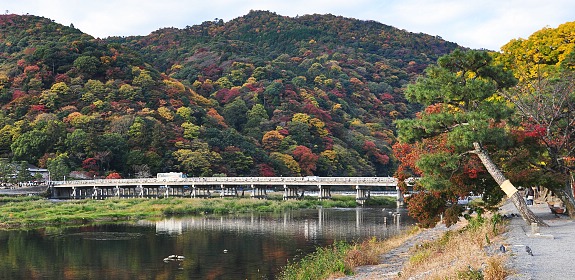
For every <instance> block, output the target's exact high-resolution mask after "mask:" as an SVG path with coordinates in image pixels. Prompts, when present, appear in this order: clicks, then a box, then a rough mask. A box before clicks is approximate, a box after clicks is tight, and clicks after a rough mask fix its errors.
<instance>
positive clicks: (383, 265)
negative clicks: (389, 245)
mask: <svg viewBox="0 0 575 280" xmlns="http://www.w3.org/2000/svg"><path fill="white" fill-rule="evenodd" d="M451 229H453V228H450V230H451ZM447 230H448V229H447V228H446V227H445V225H438V226H436V227H435V228H432V229H427V230H423V231H421V232H419V233H418V234H416V235H414V236H412V237H411V238H409V239H408V240H407V241H406V242H404V243H403V244H402V245H400V246H399V247H397V248H395V249H393V250H391V251H389V252H388V253H386V254H384V255H382V256H381V257H380V261H379V264H378V265H368V266H361V267H358V268H357V269H356V270H355V272H356V274H355V275H352V276H346V277H342V278H338V279H340V280H352V279H362V280H368V279H370V280H371V279H373V280H375V279H377V280H379V279H395V278H396V277H397V275H398V273H399V272H400V271H401V269H402V267H403V265H404V263H406V262H407V260H408V259H409V249H411V248H412V247H413V246H414V245H416V244H418V243H421V242H423V241H426V240H433V239H435V238H438V237H440V236H441V235H442V234H443V233H444V232H445V231H447Z"/></svg>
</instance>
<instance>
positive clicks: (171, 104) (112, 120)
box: [0, 11, 457, 179]
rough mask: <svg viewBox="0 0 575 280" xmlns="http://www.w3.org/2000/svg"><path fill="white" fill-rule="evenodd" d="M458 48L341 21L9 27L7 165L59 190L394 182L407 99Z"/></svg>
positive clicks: (28, 19) (4, 33)
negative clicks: (118, 31) (183, 177)
mask: <svg viewBox="0 0 575 280" xmlns="http://www.w3.org/2000/svg"><path fill="white" fill-rule="evenodd" d="M456 47H457V45H456V44H454V43H450V42H446V41H444V40H442V39H441V38H436V37H433V36H429V35H425V34H414V33H410V32H407V31H403V30H398V29H396V28H394V27H390V26H386V25H383V24H380V23H377V22H373V21H360V20H355V19H349V18H343V17H337V16H333V15H306V16H301V17H296V18H290V17H284V16H280V15H277V14H274V13H270V12H263V11H252V12H250V13H249V14H247V15H246V16H243V17H240V18H237V19H234V20H231V21H229V22H223V21H222V20H215V21H212V22H204V23H202V24H201V25H197V26H189V27H186V28H184V29H176V28H165V29H160V30H157V31H155V32H153V33H151V34H150V35H148V36H135V37H121V38H120V37H114V38H105V39H96V38H93V37H92V36H90V35H87V34H83V33H82V32H81V31H80V30H78V29H75V28H74V27H73V26H70V27H66V26H62V25H60V24H58V23H55V22H53V21H51V20H50V19H46V18H41V17H36V16H29V15H25V16H24V15H22V16H20V15H1V16H0V57H1V59H0V105H1V106H2V113H0V130H1V133H0V154H1V155H0V157H4V158H8V159H9V160H11V161H27V162H29V163H32V164H36V165H38V166H41V167H48V168H49V169H50V171H51V172H52V174H53V176H54V178H55V179H58V178H59V177H60V178H61V177H63V176H64V175H66V176H68V175H67V174H69V172H70V171H77V172H76V173H77V174H84V176H86V177H92V176H94V175H96V176H107V175H108V174H110V173H111V172H118V173H120V174H121V175H122V176H123V177H134V176H149V175H150V174H151V175H153V174H155V173H156V172H161V171H183V172H185V173H188V174H189V175H191V176H211V175H216V174H221V175H227V176H248V175H254V176H273V175H278V176H279V175H283V176H305V175H312V174H313V175H319V176H375V175H378V176H386V175H391V174H393V170H394V168H395V162H394V160H393V157H392V155H391V148H390V147H391V146H392V145H393V143H394V142H395V137H394V131H393V126H392V122H393V121H394V120H395V119H399V118H408V117H412V116H413V114H414V112H415V111H416V110H415V109H414V108H412V107H411V106H410V105H409V104H407V102H406V101H405V98H404V96H403V92H402V89H403V87H404V86H405V85H406V84H407V83H408V82H410V81H412V80H413V78H414V77H415V76H416V75H418V74H420V73H421V72H422V71H423V69H425V68H426V67H427V65H429V64H432V63H435V61H436V60H437V58H438V57H439V56H441V55H444V54H447V53H449V52H451V51H452V50H453V49H455V48H456Z"/></svg>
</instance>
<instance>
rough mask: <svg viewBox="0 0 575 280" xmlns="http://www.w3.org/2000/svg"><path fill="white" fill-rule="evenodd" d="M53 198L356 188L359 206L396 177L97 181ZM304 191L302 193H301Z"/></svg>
mask: <svg viewBox="0 0 575 280" xmlns="http://www.w3.org/2000/svg"><path fill="white" fill-rule="evenodd" d="M53 183H54V184H53V185H52V192H51V196H52V198H60V199H82V198H93V199H103V198H107V197H147V198H157V197H169V196H180V197H184V196H188V197H204V198H209V197H212V192H213V191H214V190H219V192H220V196H221V197H228V196H231V197H237V196H239V195H238V190H240V191H242V192H243V191H244V188H247V189H248V190H249V191H251V194H250V196H251V197H253V198H266V197H267V190H268V189H269V188H275V187H283V190H284V194H283V197H284V199H297V198H300V197H303V195H304V192H305V191H306V190H315V191H318V198H319V199H329V198H331V188H332V187H335V186H337V187H340V188H354V189H355V190H356V199H357V201H358V202H359V203H361V204H363V202H364V201H365V200H366V199H368V198H369V197H370V190H371V189H372V188H374V187H380V188H381V187H391V188H393V189H395V188H396V186H397V179H395V178H393V177H317V176H308V177H195V178H144V179H98V180H78V181H59V182H53ZM300 192H301V193H300Z"/></svg>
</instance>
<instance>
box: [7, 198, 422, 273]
mask: <svg viewBox="0 0 575 280" xmlns="http://www.w3.org/2000/svg"><path fill="white" fill-rule="evenodd" d="M396 211H397V210H396V209H392V210H383V211H382V209H363V208H357V209H316V210H304V211H291V212H285V213H279V214H247V215H233V216H221V217H218V216H203V217H188V218H170V219H164V220H160V221H140V222H137V223H136V224H135V225H134V224H113V225H94V226H87V227H81V228H51V229H49V228H47V229H42V230H34V231H6V232H0V260H2V262H0V279H273V277H274V276H275V275H277V273H278V270H279V268H280V267H282V266H283V265H285V264H286V263H287V261H288V260H292V259H294V258H298V257H301V256H303V255H305V254H307V253H310V252H312V251H314V250H315V246H324V245H328V244H331V243H332V242H334V240H344V239H345V240H359V239H363V238H367V237H371V236H377V237H380V238H385V237H387V236H391V235H394V234H396V233H397V232H398V230H400V229H402V227H403V224H405V222H407V223H411V221H410V220H408V219H407V215H405V214H404V215H401V216H400V217H401V220H403V221H401V223H398V224H394V221H396V219H394V216H393V214H394V213H395V212H396ZM386 220H387V221H388V223H387V226H386V225H385V221H386ZM173 254H175V255H183V256H185V259H184V260H183V261H178V262H163V259H164V258H166V257H168V256H169V255H173Z"/></svg>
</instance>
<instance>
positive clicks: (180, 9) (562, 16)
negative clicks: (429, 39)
mask: <svg viewBox="0 0 575 280" xmlns="http://www.w3.org/2000/svg"><path fill="white" fill-rule="evenodd" d="M250 10H266V11H271V12H276V13H278V14H280V15H284V16H297V15H304V14H328V13H330V14H333V15H338V16H344V17H350V18H356V19H362V20H375V21H378V22H381V23H383V24H387V25H391V26H394V27H397V28H399V29H405V30H407V31H410V32H415V33H419V32H422V33H426V34H430V35H438V36H441V37H442V38H443V39H445V40H448V41H451V42H455V43H458V44H459V45H462V46H465V47H470V48H476V49H479V48H485V49H490V50H499V49H500V47H501V46H503V45H504V44H506V43H507V42H509V41H510V40H511V39H515V38H527V37H529V35H531V34H532V33H533V32H535V31H537V30H540V29H542V28H544V27H552V28H555V27H557V26H558V25H560V24H562V23H565V22H569V21H575V1H573V0H547V1H545V0H544V1H541V0H473V1H471V0H428V1H425V0H284V1H280V0H235V1H234V0H202V1H198V0H188V1H185V0H152V1H151V0H6V1H4V0H3V1H2V2H1V3H0V11H1V12H2V13H5V12H6V11H7V12H8V13H15V14H27V13H28V14H31V15H37V16H43V17H46V18H50V19H53V20H54V21H56V22H58V23H61V24H63V25H70V24H74V26H75V27H76V28H78V29H80V30H82V31H83V32H85V33H88V34H90V35H92V36H94V37H100V38H105V37H108V36H128V35H148V34H149V33H151V32H152V31H155V30H157V29H160V28H163V27H177V28H184V27H186V26H188V25H189V26H192V25H196V24H200V23H202V22H204V21H210V20H214V19H216V18H218V19H223V20H224V21H229V20H231V19H234V18H237V17H240V16H243V15H245V14H247V13H248V12H249V11H250Z"/></svg>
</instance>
